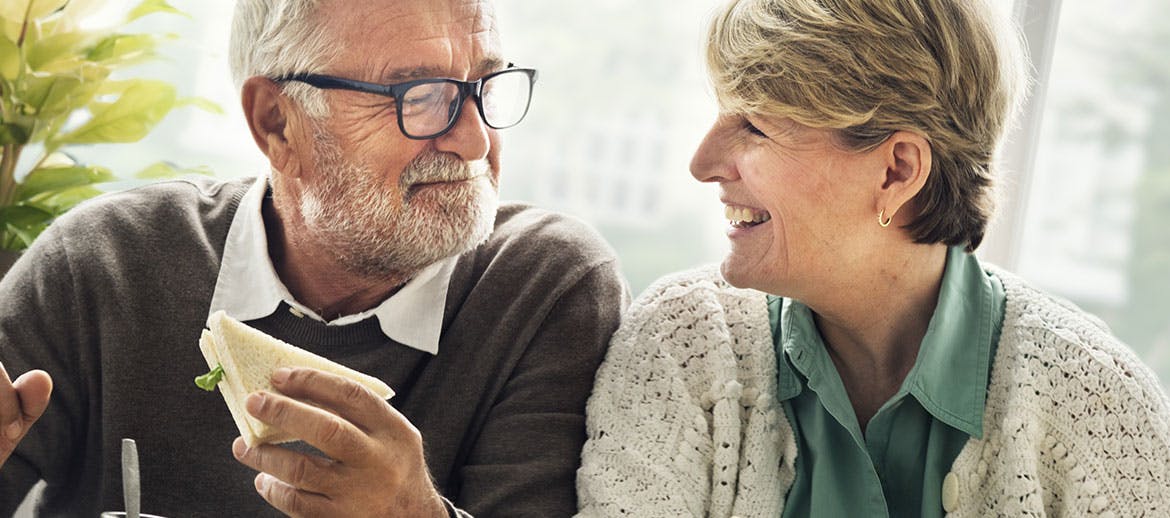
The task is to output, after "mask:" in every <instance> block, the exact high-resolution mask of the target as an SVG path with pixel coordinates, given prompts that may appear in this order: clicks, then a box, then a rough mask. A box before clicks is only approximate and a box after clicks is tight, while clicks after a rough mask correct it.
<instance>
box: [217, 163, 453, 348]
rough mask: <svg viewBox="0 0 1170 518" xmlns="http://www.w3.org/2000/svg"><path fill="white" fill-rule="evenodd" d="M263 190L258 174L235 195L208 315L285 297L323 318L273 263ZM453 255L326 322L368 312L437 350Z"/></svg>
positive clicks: (254, 314)
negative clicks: (372, 303) (369, 304)
mask: <svg viewBox="0 0 1170 518" xmlns="http://www.w3.org/2000/svg"><path fill="white" fill-rule="evenodd" d="M267 190H268V180H267V178H266V177H260V178H258V179H257V180H256V182H254V183H253V184H252V186H251V187H250V188H249V189H248V191H247V192H246V193H245V194H244V197H243V199H241V200H240V205H239V208H237V209H236V214H235V216H234V217H233V219H232V224H231V227H230V228H229V229H228V236H227V242H226V243H224V249H223V260H222V262H221V263H220V267H219V276H218V277H217V278H216V281H215V291H214V292H213V294H212V297H211V308H210V309H209V310H208V313H207V314H208V316H210V315H211V314H212V313H215V312H216V311H219V310H223V311H224V312H225V313H227V314H228V315H230V316H232V317H234V318H236V319H237V320H241V321H248V320H255V319H258V318H263V317H266V316H268V315H271V314H272V312H274V311H276V309H277V308H278V307H279V306H280V303H281V301H284V302H287V303H288V305H289V306H291V307H292V308H293V309H294V310H295V312H299V313H301V314H302V315H304V316H308V317H311V318H313V319H315V320H319V321H324V319H323V318H321V317H320V316H319V315H317V314H316V313H315V312H313V311H312V310H310V309H308V308H307V307H305V306H304V305H303V304H301V303H299V302H297V301H296V300H294V299H293V297H292V295H291V294H290V293H289V291H288V288H286V287H285V285H284V283H283V282H281V280H280V277H278V276H277V275H276V269H275V268H274V267H273V266H272V260H271V258H269V256H268V238H267V233H266V232H265V229H264V218H263V215H262V214H261V208H262V207H263V204H264V195H265V193H266V192H267ZM457 260H458V256H453V257H449V258H447V259H444V260H442V261H439V262H437V263H435V264H432V265H431V266H428V267H427V268H426V269H424V270H423V271H421V272H419V274H418V275H416V276H415V277H414V278H412V279H411V280H410V281H408V282H407V283H406V284H405V285H404V286H402V288H401V289H399V290H398V291H397V292H396V293H394V295H392V296H390V298H387V299H386V300H384V301H382V303H381V304H379V305H378V306H376V307H374V308H373V309H370V310H367V311H363V312H361V313H358V314H356V315H346V316H343V317H340V318H338V319H336V320H333V321H330V322H328V324H329V325H337V326H341V325H347V324H352V323H355V322H359V321H361V320H364V319H366V318H368V317H369V316H371V315H373V316H376V317H377V318H378V324H379V326H380V327H381V329H382V333H383V334H385V335H386V336H387V337H389V338H390V339H392V340H394V341H395V342H398V343H401V344H403V345H406V346H409V347H412V348H414V349H418V350H420V351H425V352H428V353H431V354H438V353H439V335H440V334H441V332H442V326H443V312H444V310H445V307H446V299H447V288H448V286H449V283H450V281H451V272H452V271H453V270H454V268H455V263H456V261H457Z"/></svg>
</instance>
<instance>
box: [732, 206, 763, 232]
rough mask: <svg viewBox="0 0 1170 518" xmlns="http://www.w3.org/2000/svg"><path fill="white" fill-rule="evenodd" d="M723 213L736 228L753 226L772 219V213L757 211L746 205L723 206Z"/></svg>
mask: <svg viewBox="0 0 1170 518" xmlns="http://www.w3.org/2000/svg"><path fill="white" fill-rule="evenodd" d="M723 214H724V216H725V217H726V218H727V220H728V221H730V222H731V226H733V227H737V228H746V227H754V226H756V225H759V224H760V223H764V222H766V221H768V220H770V219H772V215H771V214H768V211H766V210H760V211H757V210H753V209H749V208H747V207H732V206H731V205H726V206H724V207H723Z"/></svg>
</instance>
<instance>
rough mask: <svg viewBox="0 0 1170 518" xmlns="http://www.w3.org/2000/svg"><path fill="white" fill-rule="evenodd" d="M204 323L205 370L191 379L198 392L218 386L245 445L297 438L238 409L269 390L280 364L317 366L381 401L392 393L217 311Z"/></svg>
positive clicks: (373, 380) (363, 376) (201, 345)
mask: <svg viewBox="0 0 1170 518" xmlns="http://www.w3.org/2000/svg"><path fill="white" fill-rule="evenodd" d="M207 324H208V329H204V330H203V335H202V336H201V337H200V338H199V350H200V351H202V352H203V358H204V359H206V360H207V368H209V369H211V372H208V373H207V374H204V375H203V376H199V377H198V378H195V384H196V385H199V386H200V388H203V389H204V390H209V391H210V390H215V389H216V388H218V389H219V392H220V394H223V400H224V401H225V402H227V407H228V410H229V411H231V414H232V419H233V420H234V421H235V422H236V427H237V428H239V429H240V435H241V436H242V437H243V438H244V442H245V443H246V444H247V445H248V447H249V448H251V447H253V446H256V445H259V444H265V443H282V442H290V441H294V440H297V438H295V437H292V436H290V435H288V434H287V433H285V432H283V431H280V430H277V429H275V428H272V427H270V426H268V425H266V424H264V423H262V422H260V421H259V420H257V419H256V418H254V417H252V415H251V414H249V413H248V412H247V410H245V409H244V400H245V398H247V397H248V395H249V394H251V393H253V392H256V391H258V390H266V391H275V390H274V389H273V388H272V382H271V381H270V379H271V377H272V373H273V372H274V371H275V370H276V369H279V368H281V367H310V368H313V369H318V370H322V371H325V372H328V373H331V374H336V375H338V376H341V377H343V378H347V379H349V380H352V381H354V382H356V383H357V384H359V385H361V386H363V387H366V388H367V389H369V390H370V391H371V392H373V393H374V394H376V395H377V396H378V397H380V398H382V399H390V398H391V397H392V396H394V391H393V390H392V389H391V388H390V386H388V385H386V384H385V383H383V382H382V381H381V380H379V379H377V378H375V377H373V376H369V375H366V374H362V373H360V372H358V371H355V370H353V369H350V368H349V367H346V366H344V365H340V364H338V363H334V362H332V361H330V360H327V359H325V358H322V357H320V356H318V355H316V354H313V353H311V352H309V351H306V350H304V349H301V348H299V347H297V346H295V345H291V344H288V343H285V342H283V341H281V340H278V339H276V338H273V337H271V336H268V335H267V334H265V333H263V332H262V331H259V330H256V329H253V328H252V327H250V326H248V325H247V324H244V323H243V322H240V321H239V320H236V319H234V318H232V317H229V316H227V314H226V313H224V312H223V311H216V312H215V313H214V314H213V315H211V317H210V318H208V320H207Z"/></svg>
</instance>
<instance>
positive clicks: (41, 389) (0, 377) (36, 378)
mask: <svg viewBox="0 0 1170 518" xmlns="http://www.w3.org/2000/svg"><path fill="white" fill-rule="evenodd" d="M52 391H53V380H52V378H50V377H49V374H48V373H46V372H45V371H41V370H33V371H29V372H26V373H24V374H22V375H21V376H20V377H19V378H16V382H15V383H13V382H12V381H11V380H10V378H9V377H8V372H7V371H6V370H5V369H4V366H3V365H2V364H0V436H2V437H3V438H4V439H5V440H7V441H9V444H12V445H15V444H16V442H17V441H18V440H20V438H21V437H23V436H24V433H25V432H26V431H27V430H28V427H29V426H30V425H32V423H33V422H34V421H36V420H37V419H38V418H40V417H41V415H42V414H44V413H45V408H46V407H47V406H48V405H49V394H50V393H52Z"/></svg>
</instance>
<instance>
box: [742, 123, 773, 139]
mask: <svg viewBox="0 0 1170 518" xmlns="http://www.w3.org/2000/svg"><path fill="white" fill-rule="evenodd" d="M743 128H744V129H746V130H747V131H748V133H751V134H752V135H756V136H758V137H767V136H768V135H766V134H765V133H764V132H763V131H760V128H757V127H756V125H755V124H752V123H751V122H749V121H746V120H745V121H743Z"/></svg>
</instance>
